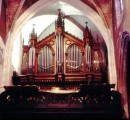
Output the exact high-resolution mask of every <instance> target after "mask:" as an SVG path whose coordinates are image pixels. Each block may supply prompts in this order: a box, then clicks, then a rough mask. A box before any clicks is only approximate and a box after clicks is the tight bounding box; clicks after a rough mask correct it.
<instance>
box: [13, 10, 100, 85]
mask: <svg viewBox="0 0 130 120" xmlns="http://www.w3.org/2000/svg"><path fill="white" fill-rule="evenodd" d="M64 27H65V25H64V18H63V17H62V14H61V11H60V10H59V14H58V18H57V20H56V21H55V32H54V33H52V34H50V35H49V36H48V37H46V38H44V39H42V40H41V41H39V42H37V35H36V33H35V30H34V28H33V30H32V33H31V38H30V41H29V45H23V55H22V66H21V75H19V76H13V83H14V84H43V83H68V84H71V83H78V84H80V83H90V82H96V81H100V82H102V73H101V64H100V63H101V59H102V58H101V52H100V44H99V43H98V42H94V40H93V36H92V34H91V31H90V30H89V29H88V26H87V24H86V28H85V30H84V35H83V36H84V39H83V40H80V39H79V38H77V37H75V36H74V35H72V34H69V33H67V32H66V31H65V28H64Z"/></svg>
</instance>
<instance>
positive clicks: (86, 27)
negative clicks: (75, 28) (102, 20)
mask: <svg viewBox="0 0 130 120" xmlns="http://www.w3.org/2000/svg"><path fill="white" fill-rule="evenodd" d="M85 23H86V30H88V25H87V24H88V22H87V21H86V22H85Z"/></svg>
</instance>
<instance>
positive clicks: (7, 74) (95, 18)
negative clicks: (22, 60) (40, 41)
mask: <svg viewBox="0 0 130 120" xmlns="http://www.w3.org/2000/svg"><path fill="white" fill-rule="evenodd" d="M57 1H59V0H44V1H43V0H39V1H38V2H36V3H35V4H33V5H32V6H31V7H30V8H28V9H27V10H26V11H25V12H24V13H23V14H22V15H21V16H20V17H19V19H17V21H16V23H15V24H14V26H13V27H12V28H13V29H12V30H11V31H10V32H9V33H8V37H7V44H6V47H5V52H6V53H8V54H5V57H4V70H3V79H2V80H3V81H5V82H4V84H5V85H8V84H10V83H11V81H10V79H11V72H12V71H11V69H12V66H11V57H12V48H13V42H14V39H15V38H16V36H17V34H18V32H19V31H20V29H21V28H22V27H23V26H24V25H25V23H26V22H27V21H28V20H29V19H31V18H32V17H33V16H34V15H35V14H36V13H37V12H38V11H40V10H41V9H42V8H43V7H46V6H49V5H51V4H53V3H55V2H57ZM60 1H63V2H65V3H68V4H70V5H72V6H74V7H76V8H78V9H79V10H80V11H81V12H82V13H83V14H84V15H85V16H87V17H88V18H90V20H92V22H93V23H94V24H95V25H96V26H97V28H98V29H99V31H100V32H101V34H102V36H103V38H104V41H105V43H106V46H107V49H108V71H109V82H110V83H116V80H117V76H116V64H115V54H114V52H113V51H114V45H113V38H112V33H111V32H110V30H109V28H108V27H106V26H105V24H104V23H105V22H104V21H103V20H102V18H101V17H100V16H99V15H98V14H97V13H96V12H95V11H94V10H93V9H91V8H90V7H89V6H87V5H85V4H84V3H82V2H81V1H75V0H60ZM102 30H103V31H102ZM7 68H8V69H7Z"/></svg>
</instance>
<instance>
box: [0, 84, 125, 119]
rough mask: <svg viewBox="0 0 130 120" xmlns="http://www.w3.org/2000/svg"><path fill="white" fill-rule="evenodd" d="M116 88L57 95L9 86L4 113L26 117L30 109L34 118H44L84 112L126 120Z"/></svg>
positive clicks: (1, 101)
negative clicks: (58, 114) (58, 113)
mask: <svg viewBox="0 0 130 120" xmlns="http://www.w3.org/2000/svg"><path fill="white" fill-rule="evenodd" d="M112 87H114V85H109V84H102V85H101V84H100V85H94V84H93V85H81V86H80V87H79V91H74V92H72V91H71V92H63V93H61V92H60V93H57V92H56V93H55V92H54V91H53V92H51V91H49V92H48V91H41V90H40V89H39V87H38V86H34V85H31V86H27V85H22V86H5V87H4V88H5V91H4V92H3V93H1V95H0V111H1V112H0V114H2V115H3V114H4V115H5V116H6V115H7V113H8V114H9V113H10V114H11V115H12V114H14V115H16V114H17V113H21V115H22V113H23V110H26V112H27V113H29V114H31V115H33V114H34V113H35V114H36V115H39V114H41V113H42V114H41V117H42V118H44V117H45V116H44V115H45V114H46V113H47V114H46V115H49V114H51V113H53V112H54V113H56V110H58V111H59V112H62V113H63V114H66V112H67V113H68V112H69V113H70V114H71V112H73V113H75V112H76V111H78V113H81V114H82V113H84V114H85V116H86V118H87V115H90V113H91V114H93V115H94V116H93V115H92V116H91V118H93V117H95V115H97V118H104V117H105V118H106V117H108V118H122V117H123V109H122V104H121V94H120V93H119V92H117V91H112V90H111V88H112ZM66 90H67V89H66ZM34 111H35V112H34ZM39 112H40V113H39ZM24 114H25V111H24ZM76 114H77V112H76ZM76 114H75V115H76ZM53 115H54V114H53ZM67 115H68V114H67ZM22 116H24V115H22ZM30 117H31V116H30ZM48 117H49V116H48ZM71 117H72V116H71ZM73 117H74V116H73ZM80 117H81V118H82V116H80Z"/></svg>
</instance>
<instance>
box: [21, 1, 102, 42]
mask: <svg viewBox="0 0 130 120" xmlns="http://www.w3.org/2000/svg"><path fill="white" fill-rule="evenodd" d="M58 9H61V12H62V14H63V15H64V17H65V31H67V32H69V33H71V34H73V35H75V36H76V37H78V38H80V39H83V29H84V28H85V26H86V24H85V22H86V21H87V22H88V27H89V29H90V30H91V31H92V34H93V36H94V38H95V39H96V38H97V35H98V37H99V39H100V42H103V39H102V36H101V34H100V32H99V30H98V29H97V27H96V26H95V25H94V24H93V22H92V21H91V20H90V19H89V18H87V17H86V16H84V14H83V13H82V12H80V11H79V10H78V9H76V8H74V7H73V6H71V5H69V4H67V3H64V2H61V1H58V2H56V3H54V4H52V5H50V6H47V7H44V8H43V9H42V10H40V11H39V12H38V13H37V14H36V15H35V16H34V17H33V18H32V19H31V20H30V21H28V23H27V24H26V25H25V26H24V27H23V28H22V36H23V39H24V41H25V44H27V43H28V40H29V34H30V33H31V31H32V28H33V24H35V31H36V33H37V35H38V36H39V39H42V38H44V37H46V36H48V35H49V34H51V33H52V32H54V29H55V27H54V23H55V20H56V18H57V14H58ZM41 34H42V35H41Z"/></svg>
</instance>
